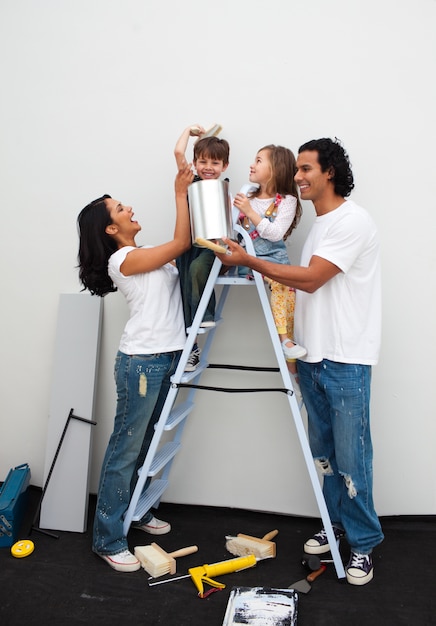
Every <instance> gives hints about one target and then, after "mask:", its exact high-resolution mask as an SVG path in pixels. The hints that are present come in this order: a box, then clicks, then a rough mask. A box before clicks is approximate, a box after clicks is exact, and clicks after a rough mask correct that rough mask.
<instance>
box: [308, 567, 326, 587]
mask: <svg viewBox="0 0 436 626" xmlns="http://www.w3.org/2000/svg"><path fill="white" fill-rule="evenodd" d="M326 569H327V568H326V566H325V565H321V567H320V568H319V569H317V570H316V571H315V572H311V573H310V574H309V575H308V576H306V580H308V581H309V582H310V583H313V581H314V580H316V579H317V578H318V576H321V574H322V573H323V572H325V570H326Z"/></svg>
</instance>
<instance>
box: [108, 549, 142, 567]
mask: <svg viewBox="0 0 436 626" xmlns="http://www.w3.org/2000/svg"><path fill="white" fill-rule="evenodd" d="M98 556H99V557H101V558H102V559H103V560H104V561H106V563H109V565H110V566H111V568H112V569H114V570H116V571H117V572H136V570H138V569H139V568H140V567H141V563H140V562H139V561H138V559H137V558H136V556H133V554H132V553H131V552H129V550H124V552H119V553H118V554H99V555H98Z"/></svg>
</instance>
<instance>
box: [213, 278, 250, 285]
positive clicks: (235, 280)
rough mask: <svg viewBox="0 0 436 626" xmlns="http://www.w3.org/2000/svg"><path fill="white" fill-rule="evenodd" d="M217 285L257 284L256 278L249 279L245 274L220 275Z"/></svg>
mask: <svg viewBox="0 0 436 626" xmlns="http://www.w3.org/2000/svg"><path fill="white" fill-rule="evenodd" d="M215 284H216V285H255V284H256V282H255V281H254V280H248V278H245V277H244V276H218V278H217V279H216V281H215Z"/></svg>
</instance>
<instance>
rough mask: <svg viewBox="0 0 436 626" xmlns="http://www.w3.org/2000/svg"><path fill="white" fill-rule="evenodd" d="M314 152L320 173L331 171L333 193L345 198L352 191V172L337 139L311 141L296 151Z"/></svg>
mask: <svg viewBox="0 0 436 626" xmlns="http://www.w3.org/2000/svg"><path fill="white" fill-rule="evenodd" d="M306 150H314V151H317V152H318V163H319V164H320V166H321V171H322V172H327V171H328V170H330V171H331V175H332V181H333V183H334V186H335V193H336V194H337V195H338V196H342V197H343V198H347V197H348V196H349V195H350V193H351V192H352V191H353V189H354V178H353V172H352V171H351V164H350V159H349V157H348V154H347V153H346V151H345V149H344V147H343V146H342V144H341V142H340V141H339V139H337V138H336V137H335V140H334V141H333V140H332V139H328V138H323V139H312V140H311V141H308V142H307V143H304V144H303V145H302V146H300V147H299V149H298V154H300V152H305V151H306Z"/></svg>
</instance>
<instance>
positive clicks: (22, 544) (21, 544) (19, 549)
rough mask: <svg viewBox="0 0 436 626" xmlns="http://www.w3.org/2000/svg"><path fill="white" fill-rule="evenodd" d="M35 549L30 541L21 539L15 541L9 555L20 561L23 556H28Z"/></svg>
mask: <svg viewBox="0 0 436 626" xmlns="http://www.w3.org/2000/svg"><path fill="white" fill-rule="evenodd" d="M34 549H35V544H34V543H33V541H30V539H22V540H21V541H17V543H14V545H13V546H12V548H11V554H12V556H14V557H15V558H17V559H22V558H23V557H25V556H29V554H32V552H33V551H34Z"/></svg>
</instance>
